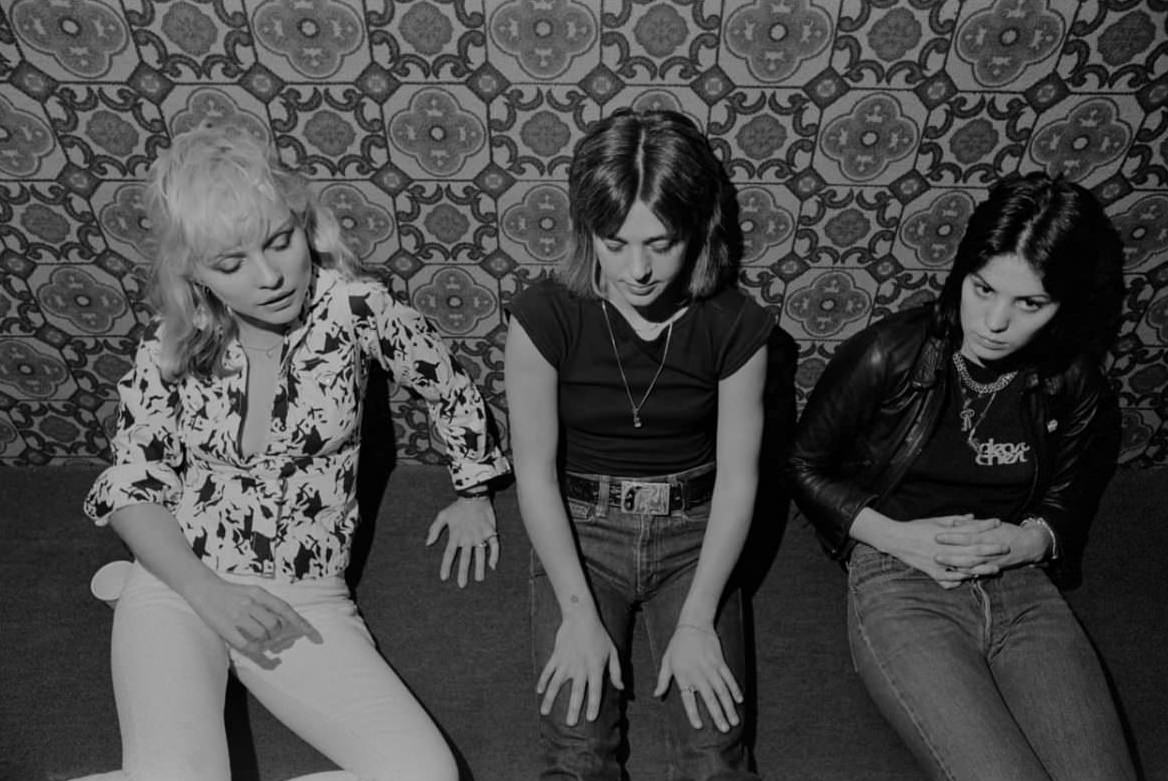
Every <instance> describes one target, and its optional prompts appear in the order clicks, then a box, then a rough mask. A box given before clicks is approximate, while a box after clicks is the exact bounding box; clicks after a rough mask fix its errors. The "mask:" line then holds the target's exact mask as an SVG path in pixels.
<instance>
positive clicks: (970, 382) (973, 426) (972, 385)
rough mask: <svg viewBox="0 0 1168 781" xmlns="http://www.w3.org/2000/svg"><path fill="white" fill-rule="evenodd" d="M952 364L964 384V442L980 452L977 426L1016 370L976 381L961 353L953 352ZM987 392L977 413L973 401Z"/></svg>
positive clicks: (962, 403) (1012, 377)
mask: <svg viewBox="0 0 1168 781" xmlns="http://www.w3.org/2000/svg"><path fill="white" fill-rule="evenodd" d="M953 366H954V368H956V369H957V376H958V378H960V380H961V384H962V385H963V386H964V387H963V388H962V389H961V413H960V415H961V431H962V433H964V434H965V442H966V444H967V445H969V447H970V448H971V449H972V450H973V452H974V453H977V454H980V453H981V442H980V441H979V440H978V439H977V436H976V434H977V427H978V426H980V425H981V424H982V422H983V421H984V420H985V419H986V416H987V415H989V413H990V407H992V406H994V399H996V398H998V393H999V392H1000V391H1003V390H1005V388H1006V386H1007V385H1009V384H1010V383H1011V382H1013V380H1014V377H1016V376H1017V375H1018V372H1017V371H1012V372H1006V373H1005V374H1003V375H1000V376H999V377H998V378H997V379H996V380H994V381H993V382H978V381H977V380H975V379H973V377H971V376H969V368H968V367H967V366H966V365H965V359H964V358H963V357H962V356H961V353H953ZM966 388H968V389H969V390H970V391H972V392H973V393H974V394H975V395H973V396H970V395H968V394H966V392H965V389H966ZM987 393H988V394H989V395H990V400H989V401H988V402H986V405H985V406H984V407H982V410H981V414H980V415H979V414H978V413H977V411H976V410H975V409H974V407H973V402H974V401H975V400H976V399H980V398H981V397H982V396H985V395H986V394H987Z"/></svg>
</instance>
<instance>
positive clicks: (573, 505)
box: [531, 470, 758, 781]
mask: <svg viewBox="0 0 1168 781" xmlns="http://www.w3.org/2000/svg"><path fill="white" fill-rule="evenodd" d="M694 471H696V470H694ZM686 474H689V473H681V475H679V476H684V475H686ZM588 477H592V478H596V477H598V476H596V475H588ZM612 479H613V480H619V479H620V478H612ZM602 493H603V492H602ZM568 509H569V514H570V516H571V519H572V526H573V529H574V531H575V535H576V539H577V542H578V545H579V550H580V557H581V561H582V562H583V565H584V569H585V575H586V576H587V578H588V582H589V586H590V588H591V591H592V596H593V598H594V599H595V601H596V607H597V610H598V611H599V613H600V617H601V620H602V621H603V622H604V626H605V629H607V630H608V634H609V636H610V637H611V638H612V641H613V644H614V645H615V646H616V648H617V653H618V654H619V655H620V659H621V667H622V670H623V671H624V674H623V680H624V682H625V690H626V693H622V692H620V691H617V690H616V689H614V688H613V687H612V685H611V683H610V682H609V680H608V678H607V675H606V676H605V682H604V691H603V693H602V695H601V701H600V713H599V715H598V716H597V718H596V720H595V721H588V720H587V719H585V718H584V717H583V715H581V717H580V718H579V719H578V720H577V723H576V725H575V726H574V727H572V726H568V724H567V723H566V721H565V718H566V715H565V714H566V712H567V711H566V709H567V702H568V694H569V691H570V689H571V686H569V685H565V686H562V687H561V688H560V691H559V693H558V694H557V696H556V700H555V704H554V706H553V708H552V711H551V713H550V714H548V715H547V716H542V717H541V719H540V737H541V745H542V750H543V770H542V773H541V774H540V778H541V779H545V781H546V780H550V779H557V780H559V779H576V780H577V781H585V780H587V781H593V780H595V781H600V780H601V779H605V780H608V779H612V780H614V781H615V780H617V779H621V778H624V777H625V776H624V775H623V769H622V767H621V750H622V745H623V742H624V739H625V734H624V732H623V729H622V720H623V717H624V711H625V702H626V697H627V692H628V691H629V689H630V686H629V683H630V681H631V680H632V677H633V676H631V675H629V673H628V665H629V660H630V658H631V654H630V643H631V640H632V633H633V620H634V618H635V616H636V614H637V613H638V612H640V613H642V614H643V616H644V622H645V629H646V631H647V634H648V642H649V653H650V655H651V657H652V659H653V664H654V669H653V670H647V671H644V672H642V674H641V675H640V676H637V677H638V679H639V680H644V681H646V682H647V686H648V687H649V689H650V691H651V689H652V687H653V686H655V685H656V680H657V672H658V670H659V669H660V664H661V657H662V655H663V654H664V653H665V649H666V648H667V647H668V645H669V641H670V639H671V638H672V636H673V630H674V628H675V626H676V624H677V618H678V616H679V615H680V613H681V608H682V605H683V603H684V602H685V598H686V595H687V594H688V593H689V587H690V584H691V582H692V581H693V575H694V571H695V570H696V568H697V563H698V555H699V554H700V553H701V548H702V537H703V535H704V534H705V531H706V523H707V520H708V519H709V512H710V505H709V502H706V503H705V504H702V505H700V506H696V507H691V508H689V509H688V510H679V511H675V512H673V513H671V514H669V515H646V514H637V513H628V512H624V511H622V510H620V509H617V508H615V507H610V506H608V505H607V503H606V502H604V500H603V499H601V500H598V501H597V502H596V503H595V504H590V503H586V502H580V501H576V500H572V499H569V500H568ZM742 610H743V606H742V594H741V591H739V590H738V589H737V588H734V587H733V586H727V592H726V594H725V595H724V598H723V602H722V605H721V608H720V610H719V613H718V617H717V620H716V622H715V629H716V630H717V633H718V638H719V640H720V641H721V644H722V655H723V657H724V658H725V661H726V664H727V666H728V667H729V668H730V670H731V671H732V672H733V674H734V678H735V680H737V681H738V684H739V686H740V687H742V688H744V689H745V685H746V682H745V671H746V660H745V640H744V636H743V624H742V620H743V615H742ZM531 617H532V640H533V649H532V650H533V655H534V659H533V661H534V664H535V674H536V675H537V676H538V675H539V673H540V671H542V670H543V667H544V665H545V664H546V663H547V660H548V659H549V658H550V657H551V654H552V651H553V649H554V648H555V640H556V631H557V630H558V629H559V627H560V620H561V616H560V608H559V604H558V603H557V601H556V597H555V593H554V591H553V590H552V587H551V584H550V583H549V582H548V578H547V575H546V574H544V571H543V568H542V566H541V565H540V563H539V559H538V557H537V556H535V555H534V554H533V555H532V577H531ZM698 701H699V703H700V702H701V700H700V699H699V700H698ZM664 706H665V709H666V711H667V713H668V725H667V727H668V732H667V738H666V740H667V745H668V749H669V755H670V766H669V769H668V775H667V777H668V778H669V779H671V780H680V779H687V780H688V779H695V780H696V779H702V780H704V779H719V781H731V780H732V779H757V778H758V776H757V775H755V774H753V773H751V772H750V771H749V770H748V764H749V756H748V751H747V746H746V743H745V741H744V736H743V730H744V728H743V724H742V720H741V719H742V717H743V716H744V714H743V711H742V710H741V709H740V710H739V714H738V715H739V717H740V721H739V725H738V726H736V727H731V729H730V731H729V732H725V733H723V732H719V731H718V729H717V727H715V726H714V724H713V720H712V719H711V718H710V716H709V714H708V713H707V712H706V711H705V706H704V705H701V704H699V706H698V708H699V713H700V715H701V717H702V729H700V730H698V729H694V728H693V727H692V726H691V725H690V723H689V721H688V719H687V718H686V715H685V709H684V707H683V706H682V703H681V696H680V695H679V693H678V689H677V685H676V683H672V684H671V685H670V688H669V690H668V691H667V692H666V694H665V699H664Z"/></svg>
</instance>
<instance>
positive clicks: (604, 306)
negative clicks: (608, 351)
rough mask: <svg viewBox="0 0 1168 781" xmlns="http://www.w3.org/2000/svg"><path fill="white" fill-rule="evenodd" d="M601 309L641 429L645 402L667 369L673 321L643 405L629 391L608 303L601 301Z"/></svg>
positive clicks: (626, 393) (635, 421)
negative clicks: (666, 363) (635, 400)
mask: <svg viewBox="0 0 1168 781" xmlns="http://www.w3.org/2000/svg"><path fill="white" fill-rule="evenodd" d="M600 308H601V309H603V310H604V324H605V326H607V327H608V341H609V342H610V343H611V344H612V354H613V355H615V356H616V368H617V370H619V371H620V376H621V384H622V385H624V386H625V396H627V397H628V399H629V408H630V409H632V411H633V428H640V427H641V426H642V425H643V424H642V422H641V408H642V407H644V406H645V402H646V401H647V400H648V399H649V394H650V393H652V392H653V388H654V387H656V385H657V378H658V377H660V376H661V370H662V369H664V368H665V359H666V357H668V355H669V340H670V339H671V338H672V337H673V321H672V320H670V321H669V327H668V328H667V329H666V330H665V349H664V350H663V351H662V352H661V363H659V364H658V365H657V372H656V373H655V374H654V375H653V379H652V380H650V381H649V387H648V388H646V389H645V395H643V396H641V403H640V404H637V403H635V402H634V401H633V392H632V391H631V390H629V378H628V377H627V376H626V375H625V367H624V364H623V363H622V362H621V357H620V350H618V349H617V348H616V335H615V334H614V333H613V331H612V322H611V321H610V320H609V318H608V302H606V301H603V300H602V301H601V302H600Z"/></svg>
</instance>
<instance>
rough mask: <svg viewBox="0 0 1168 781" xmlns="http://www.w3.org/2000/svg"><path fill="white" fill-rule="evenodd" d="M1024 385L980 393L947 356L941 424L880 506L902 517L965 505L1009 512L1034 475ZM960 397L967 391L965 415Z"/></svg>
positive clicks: (981, 514)
mask: <svg viewBox="0 0 1168 781" xmlns="http://www.w3.org/2000/svg"><path fill="white" fill-rule="evenodd" d="M966 366H967V367H968V369H969V374H970V376H971V377H972V378H973V379H974V380H976V381H977V382H982V383H989V382H992V381H993V380H995V379H997V376H998V375H997V373H996V372H994V371H993V370H992V369H989V368H986V367H980V366H977V365H976V364H973V363H969V362H967V363H966ZM1022 385H1023V384H1022V380H1021V378H1019V377H1015V378H1014V380H1013V381H1012V382H1011V383H1010V384H1009V385H1007V386H1006V387H1005V388H1004V389H1002V390H1001V391H998V392H997V393H996V394H992V393H991V394H985V395H983V396H977V395H976V394H974V393H973V392H972V391H970V390H968V389H965V388H962V387H961V380H960V379H959V378H958V376H957V372H956V370H955V369H954V368H953V366H952V364H950V366H949V388H950V392H949V394H948V396H947V398H946V400H945V404H944V406H943V407H942V409H941V416H940V420H939V423H938V426H937V430H936V431H934V432H933V435H932V436H931V437H930V438H929V441H928V442H927V443H926V444H925V447H924V449H923V450H922V451H921V454H920V455H919V456H918V457H917V459H916V461H915V462H914V463H913V465H912V466H911V467H910V468H909V470H908V473H907V474H906V475H905V477H904V479H903V480H902V481H901V483H900V485H899V486H897V488H896V489H895V490H894V491H893V492H892V494H891V495H890V496H889V497H888V498H887V499H886V500H885V501H884V502H882V503H881V508H880V509H881V512H883V513H884V514H885V515H888V516H889V517H890V518H894V519H896V520H900V521H911V520H914V519H917V518H929V517H934V516H939V515H959V514H964V513H973V514H974V516H976V517H978V518H1001V519H1003V520H1006V519H1008V518H1009V515H1010V513H1011V512H1013V511H1014V509H1015V508H1017V507H1018V505H1019V504H1020V503H1021V502H1022V500H1023V499H1025V497H1026V495H1027V493H1028V492H1029V490H1030V483H1031V481H1032V480H1033V477H1034V455H1033V442H1032V441H1031V437H1030V432H1029V431H1028V430H1027V427H1026V425H1025V422H1024V418H1023V415H1022ZM963 394H964V395H963ZM963 399H969V402H968V403H967V404H966V405H965V410H966V412H965V418H966V420H963V416H962V410H963V403H962V402H963ZM970 429H972V431H971V430H970ZM971 434H972V436H971ZM971 440H972V442H971ZM975 447H976V449H975Z"/></svg>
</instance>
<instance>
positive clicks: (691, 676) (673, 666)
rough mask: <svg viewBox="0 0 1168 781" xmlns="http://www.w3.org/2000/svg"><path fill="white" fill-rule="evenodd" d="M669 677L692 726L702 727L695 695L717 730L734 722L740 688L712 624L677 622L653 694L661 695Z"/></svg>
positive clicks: (740, 693)
mask: <svg viewBox="0 0 1168 781" xmlns="http://www.w3.org/2000/svg"><path fill="white" fill-rule="evenodd" d="M670 678H672V679H674V680H675V681H676V682H677V687H678V689H679V690H680V691H681V702H682V705H684V706H685V713H686V716H687V717H688V718H689V723H690V726H692V727H693V728H694V729H701V728H702V720H701V717H700V716H699V715H698V706H697V697H696V696H695V694H696V695H700V696H701V698H702V702H703V703H705V706H706V710H707V711H708V712H709V714H710V716H711V717H712V718H713V719H714V725H715V726H717V728H718V729H719V730H721V731H722V732H728V731H729V730H730V727H731V726H732V725H733V726H737V725H738V710H737V707H736V706H737V705H740V704H742V690H741V689H739V687H738V681H736V680H734V674H733V673H732V672H730V668H729V667H727V666H726V660H725V659H724V658H723V657H722V644H721V642H719V640H718V634H717V633H716V632H715V631H714V627H713V625H703V626H698V625H696V624H678V625H677V628H676V629H675V630H674V631H673V637H672V638H671V639H670V641H669V647H668V648H666V649H665V655H664V656H663V657H662V658H661V671H660V672H659V673H658V674H657V688H656V689H655V690H654V691H653V696H654V697H660V696H662V695H663V694H665V691H666V690H667V689H668V688H669V679H670Z"/></svg>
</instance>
